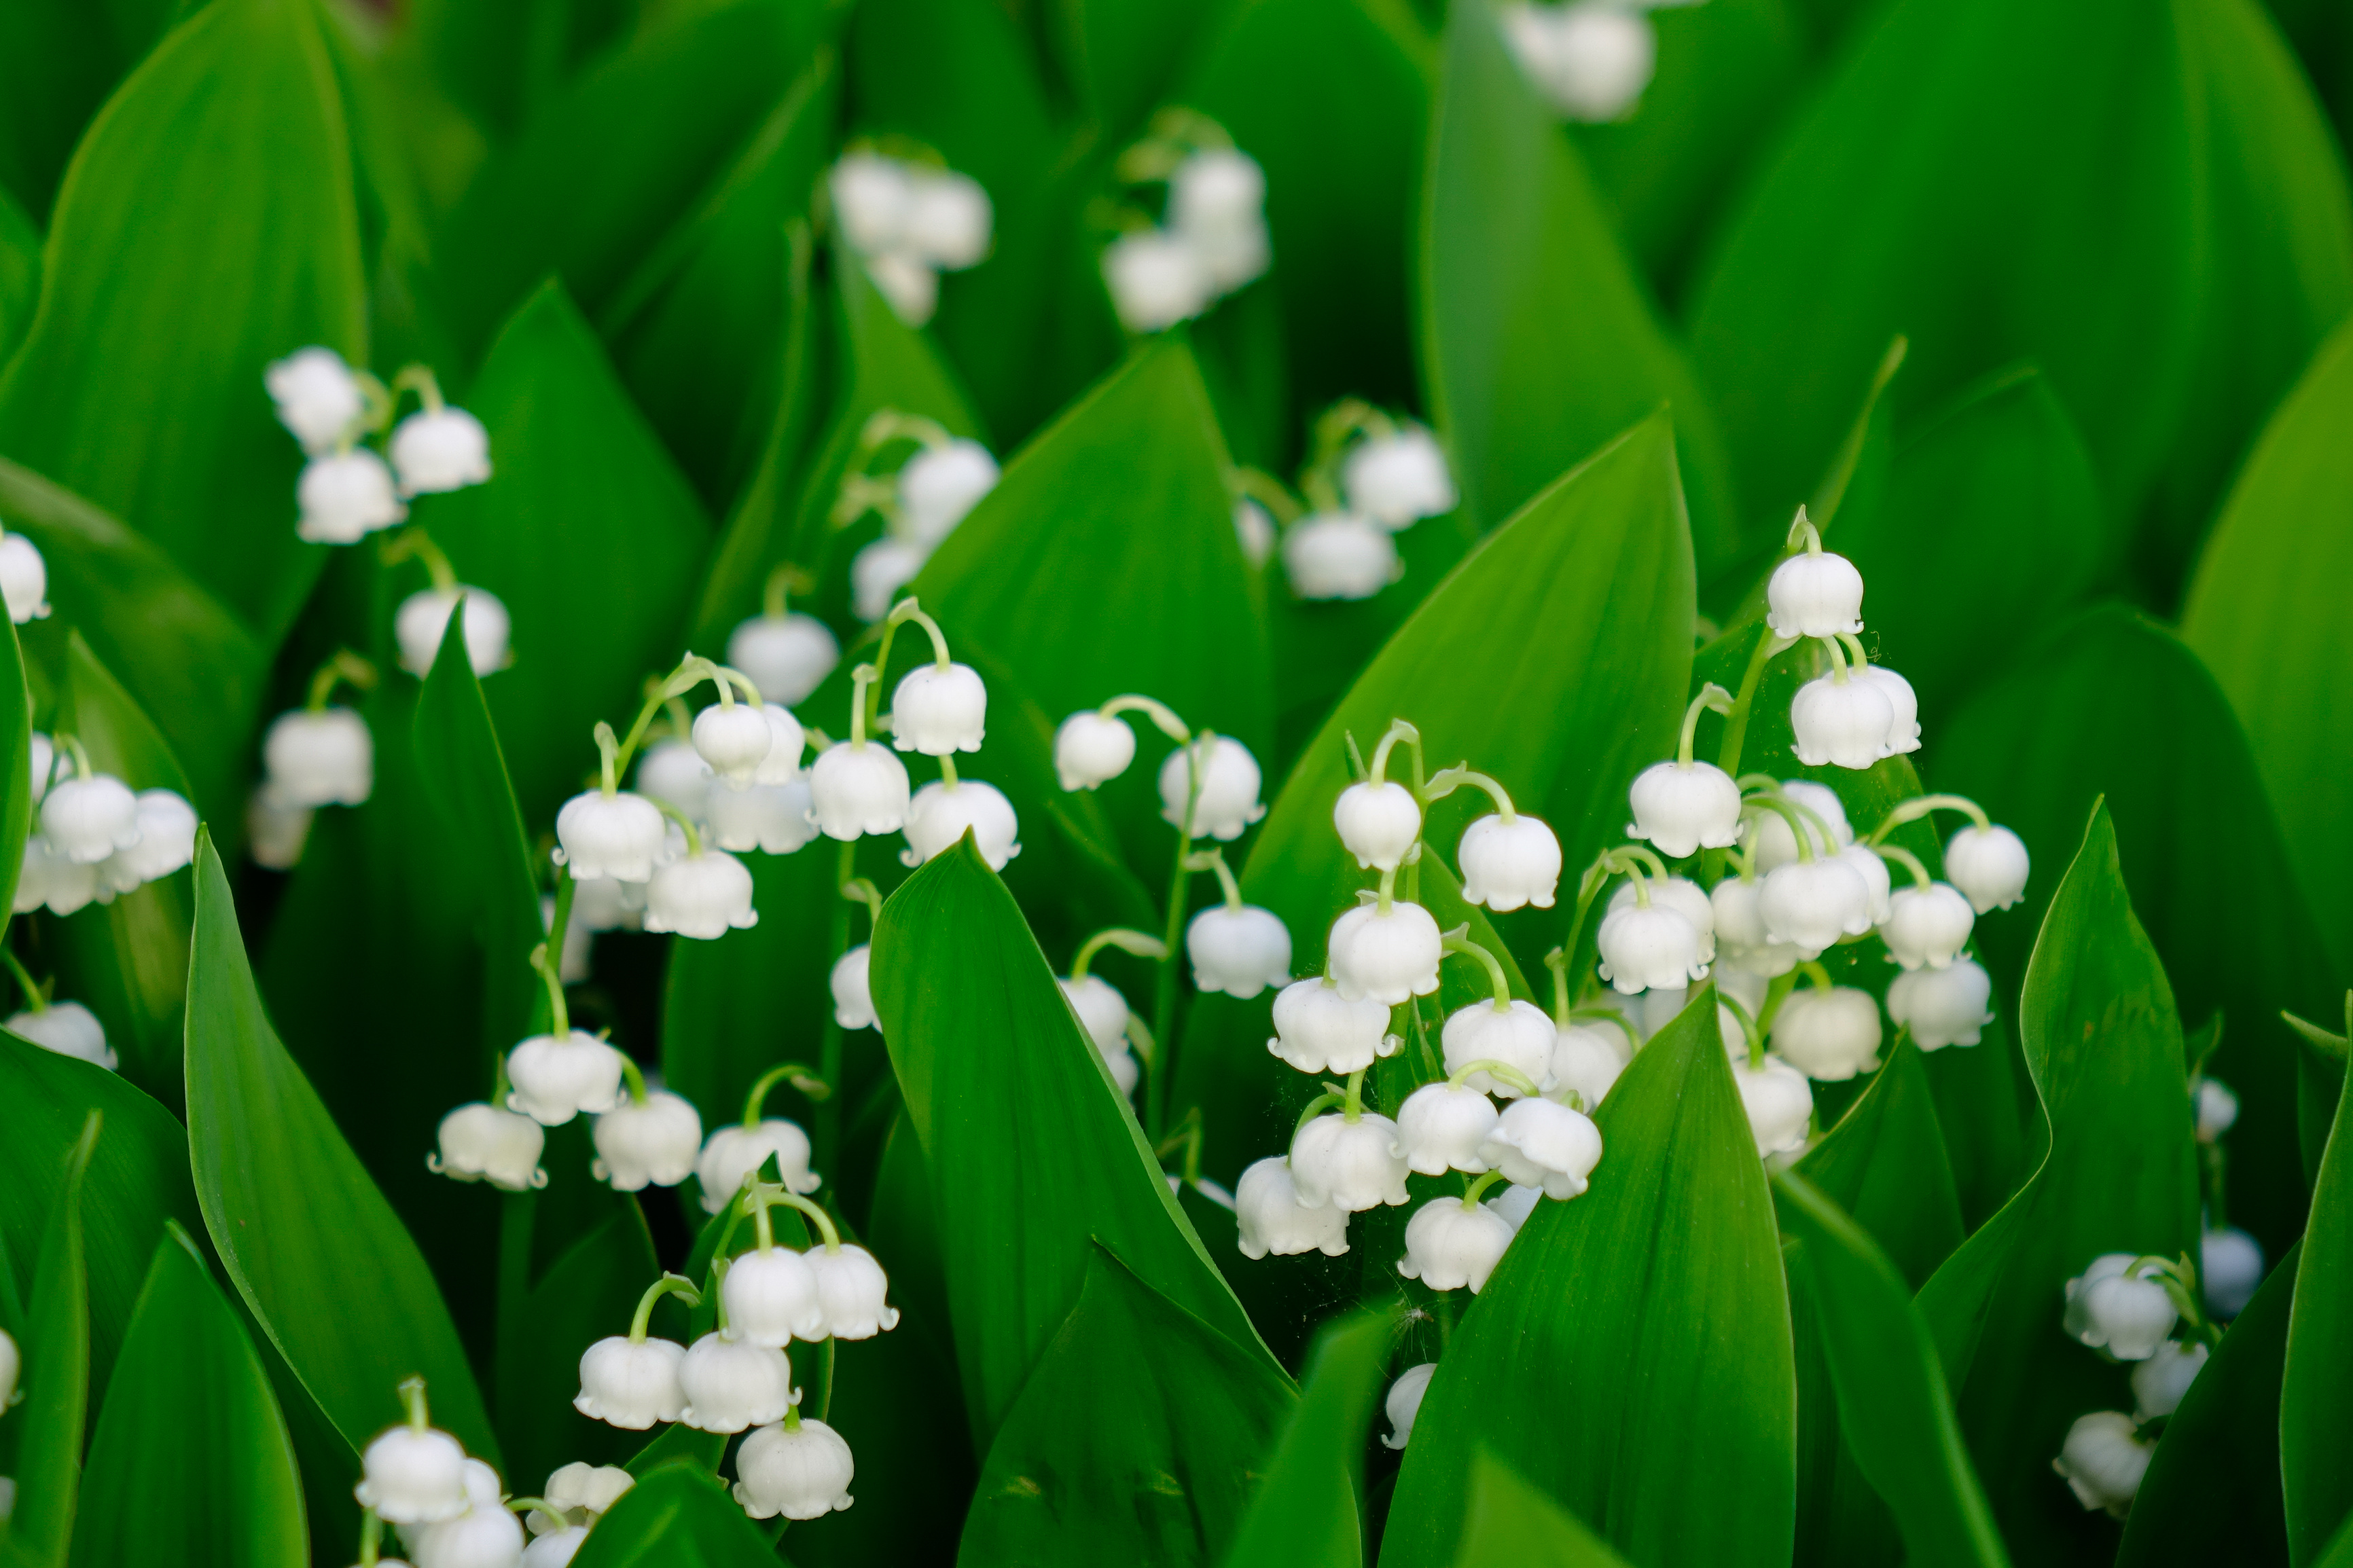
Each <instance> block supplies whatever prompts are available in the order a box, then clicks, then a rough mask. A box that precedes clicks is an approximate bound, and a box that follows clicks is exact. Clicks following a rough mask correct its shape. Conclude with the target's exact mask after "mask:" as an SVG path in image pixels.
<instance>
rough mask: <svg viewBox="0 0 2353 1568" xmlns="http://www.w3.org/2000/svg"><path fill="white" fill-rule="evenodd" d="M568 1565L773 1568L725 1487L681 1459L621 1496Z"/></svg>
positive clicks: (771, 1556)
mask: <svg viewBox="0 0 2353 1568" xmlns="http://www.w3.org/2000/svg"><path fill="white" fill-rule="evenodd" d="M795 1544H796V1547H797V1545H798V1543H797V1542H796V1543H795ZM572 1561H573V1563H575V1564H576V1565H577V1568H773V1564H774V1563H776V1548H775V1547H774V1546H771V1545H770V1544H769V1543H768V1539H767V1537H766V1535H765V1534H764V1533H763V1532H762V1531H761V1530H760V1528H759V1526H757V1525H756V1524H754V1523H753V1522H752V1521H751V1519H750V1518H749V1517H748V1516H747V1515H745V1513H744V1510H743V1509H742V1508H741V1507H740V1506H738V1505H737V1503H736V1501H735V1500H734V1499H733V1498H732V1497H730V1496H728V1495H727V1492H726V1490H725V1489H724V1484H723V1483H722V1482H720V1481H717V1480H714V1479H712V1476H711V1472H710V1471H709V1470H708V1469H707V1468H704V1467H702V1466H701V1465H698V1464H696V1463H694V1462H693V1461H692V1460H679V1461H676V1462H673V1463H670V1464H666V1465H662V1466H659V1467H658V1468H655V1469H652V1470H650V1471H649V1472H647V1473H646V1474H645V1475H644V1476H642V1477H640V1478H639V1479H638V1484H637V1485H635V1486H633V1487H631V1488H630V1489H628V1491H626V1492H624V1493H622V1494H621V1500H620V1501H618V1502H617V1503H615V1504H614V1505H613V1511H612V1512H610V1513H608V1514H607V1515H605V1516H604V1517H603V1518H602V1519H600V1520H598V1521H596V1529H594V1530H592V1531H589V1532H588V1539H587V1540H586V1541H585V1542H581V1544H580V1551H579V1553H578V1554H577V1555H576V1556H575V1557H574V1558H573V1559H572Z"/></svg>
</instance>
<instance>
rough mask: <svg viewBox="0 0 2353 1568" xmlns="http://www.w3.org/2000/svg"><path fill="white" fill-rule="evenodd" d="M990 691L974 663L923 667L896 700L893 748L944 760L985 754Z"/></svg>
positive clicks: (896, 694) (914, 672) (912, 672)
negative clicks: (954, 755)
mask: <svg viewBox="0 0 2353 1568" xmlns="http://www.w3.org/2000/svg"><path fill="white" fill-rule="evenodd" d="M987 718H988V688H987V686H985V685H983V684H982V683H981V679H980V674H979V672H978V671H977V670H976V669H974V668H972V666H970V665H968V664H936V663H934V664H922V665H918V666H916V667H915V668H913V669H912V670H909V671H908V672H907V676H906V679H903V680H902V681H900V682H899V689H898V690H897V691H896V692H894V693H893V694H892V698H891V725H892V741H891V743H892V745H893V746H895V747H896V748H898V749H899V750H900V751H902V752H923V754H924V755H925V756H929V757H944V756H947V755H948V754H950V753H951V752H976V751H978V750H980V742H981V735H982V731H983V730H984V727H985V725H986V721H987Z"/></svg>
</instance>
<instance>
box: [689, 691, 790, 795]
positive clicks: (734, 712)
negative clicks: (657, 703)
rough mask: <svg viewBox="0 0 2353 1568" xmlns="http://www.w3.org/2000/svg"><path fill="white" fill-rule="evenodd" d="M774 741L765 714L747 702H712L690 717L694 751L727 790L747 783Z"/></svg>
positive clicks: (740, 787)
mask: <svg viewBox="0 0 2353 1568" xmlns="http://www.w3.org/2000/svg"><path fill="white" fill-rule="evenodd" d="M775 743H776V736H775V733H774V732H773V731H770V730H769V728H768V716H767V715H766V714H765V713H764V712H762V711H761V710H759V709H758V708H755V707H754V706H753V705H752V704H751V703H749V702H737V703H733V704H721V703H716V702H714V703H712V705H711V706H710V707H708V708H705V709H704V710H702V712H700V713H697V714H696V715H695V716H694V750H695V754H696V755H698V756H700V757H701V758H702V760H703V762H704V763H705V764H707V765H708V766H709V767H710V769H711V771H712V773H714V774H716V775H717V776H718V779H719V782H720V783H721V784H725V785H726V786H727V787H728V788H729V789H743V788H744V787H746V786H747V785H749V784H751V782H752V775H753V774H754V773H757V772H759V770H760V764H761V763H762V762H764V761H765V760H766V758H767V755H768V748H769V747H770V746H771V745H773V744H775Z"/></svg>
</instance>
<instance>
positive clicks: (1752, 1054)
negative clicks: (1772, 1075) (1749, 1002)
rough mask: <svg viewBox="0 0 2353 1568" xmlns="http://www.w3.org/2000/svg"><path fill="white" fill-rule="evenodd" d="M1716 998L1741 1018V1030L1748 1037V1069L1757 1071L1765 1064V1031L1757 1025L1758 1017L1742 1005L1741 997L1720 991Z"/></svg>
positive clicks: (1733, 1014) (1735, 1015)
mask: <svg viewBox="0 0 2353 1568" xmlns="http://www.w3.org/2000/svg"><path fill="white" fill-rule="evenodd" d="M1715 999H1716V1001H1717V1002H1719V1003H1721V1004H1722V1005H1725V1006H1726V1007H1729V1008H1731V1009H1732V1016H1734V1017H1736V1018H1737V1019H1739V1020H1740V1032H1741V1033H1742V1034H1744V1035H1746V1036H1747V1037H1748V1070H1749V1071H1751V1072H1755V1071H1756V1070H1757V1068H1761V1067H1763V1066H1764V1065H1765V1034H1764V1031H1763V1030H1761V1029H1759V1028H1758V1027H1757V1020H1756V1018H1754V1017H1753V1016H1750V1014H1749V1011H1748V1009H1747V1008H1746V1007H1744V1006H1742V1005H1741V1004H1740V998H1738V997H1737V996H1727V995H1725V994H1724V993H1723V992H1721V991H1718V992H1717V993H1716V994H1715Z"/></svg>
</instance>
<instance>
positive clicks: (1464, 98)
mask: <svg viewBox="0 0 2353 1568" xmlns="http://www.w3.org/2000/svg"><path fill="white" fill-rule="evenodd" d="M1421 224H1422V232H1421V261H1420V289H1421V302H1420V331H1421V363H1422V368H1423V374H1424V375H1425V376H1426V377H1427V380H1428V384H1429V393H1430V410H1431V412H1432V413H1433V414H1434V415H1435V416H1436V417H1437V420H1438V425H1439V428H1440V431H1441V432H1443V434H1444V436H1445V437H1446V439H1447V441H1448V443H1449V444H1450V445H1451V447H1452V449H1453V455H1454V462H1455V476H1456V479H1457V482H1458V483H1459V485H1460V486H1461V491H1462V511H1461V514H1460V519H1461V523H1462V525H1463V526H1464V527H1465V528H1466V529H1467V530H1469V531H1471V533H1472V534H1473V535H1475V533H1476V532H1477V531H1482V530H1485V529H1488V528H1492V527H1493V526H1494V525H1495V524H1496V523H1498V522H1501V521H1503V520H1504V518H1506V517H1509V516H1510V515H1512V514H1513V513H1514V512H1515V511H1517V510H1520V509H1521V507H1522V506H1523V505H1524V504H1525V502H1526V501H1527V500H1529V499H1530V498H1531V497H1533V496H1535V494H1536V493H1537V492H1538V491H1540V490H1542V489H1545V488H1546V486H1548V485H1550V484H1551V483H1552V482H1553V480H1554V479H1556V477H1557V476H1558V475H1559V474H1560V472H1561V470H1562V469H1564V468H1567V467H1568V466H1569V465H1570V464H1572V463H1575V462H1577V461H1579V460H1581V459H1582V458H1584V457H1585V456H1586V454H1588V453H1589V452H1591V451H1593V450H1594V448H1596V447H1600V446H1602V445H1603V444H1604V443H1606V442H1608V441H1609V438H1610V437H1613V436H1615V435H1616V434H1617V433H1618V432H1620V431H1621V430H1623V429H1625V428H1626V426H1629V425H1631V424H1633V423H1634V422H1635V421H1637V420H1639V419H1641V418H1642V417H1643V416H1645V415H1647V414H1650V413H1651V411H1652V410H1654V409H1656V408H1657V407H1658V406H1659V405H1661V404H1662V403H1666V404H1670V405H1672V413H1673V416H1674V426H1673V428H1674V433H1675V437H1676V438H1675V447H1676V451H1677V455H1678V457H1679V458H1680V466H1681V468H1682V469H1683V488H1684V489H1685V491H1686V492H1687V493H1688V495H1689V497H1690V504H1691V518H1692V536H1693V539H1694V542H1696V544H1697V546H1698V552H1699V558H1700V560H1701V561H1702V562H1703V563H1706V565H1707V566H1708V568H1709V569H1710V570H1713V568H1714V567H1715V564H1716V563H1719V562H1721V561H1723V560H1724V559H1725V558H1726V557H1728V556H1729V555H1730V554H1732V553H1733V551H1734V545H1735V542H1736V530H1737V528H1738V524H1739V519H1740V510H1739V501H1738V499H1737V496H1736V492H1735V489H1734V487H1733V483H1732V479H1731V475H1730V471H1729V470H1728V468H1727V467H1726V465H1725V456H1724V452H1723V448H1722V447H1721V445H1720V444H1719V442H1718V440H1717V437H1716V434H1715V424H1714V422H1713V420H1712V418H1711V416H1710V415H1709V412H1708V410H1707V408H1706V406H1705V405H1704V403H1703V401H1702V399H1701V395H1700V390H1699V385H1698V384H1697V383H1696V382H1695V381H1694V379H1693V377H1692V374H1691V371H1690V368H1689V366H1687V365H1686V364H1685V363H1684V361H1683V353H1682V351H1681V350H1680V349H1679V348H1678V347H1676V345H1675V344H1674V342H1673V341H1672V339H1671V338H1670V337H1669V336H1668V334H1667V331H1666V328H1665V326H1664V324H1663V323H1662V321H1660V320H1659V317H1658V313H1657V311H1656V310H1655V309H1654V308H1653V307H1652V305H1651V301H1650V300H1649V298H1648V297H1647V295H1646V294H1645V292H1644V289H1643V287H1642V285H1641V281H1640V280H1639V279H1637V278H1636V276H1635V273H1634V268H1633V264H1632V263H1631V262H1630V260H1629V259H1628V258H1627V257H1626V254H1625V252H1624V250H1623V248H1622V247H1620V244H1619V242H1618V238H1617V237H1616V235H1615V234H1614V233H1613V232H1612V231H1611V229H1610V226H1609V216H1608V214H1607V212H1606V210H1605V208H1604V205H1603V203H1602V199H1601V196H1600V195H1599V192H1597V191H1596V190H1595V189H1594V186H1593V179H1592V176H1591V175H1590V174H1588V173H1587V172H1586V168H1585V165H1584V162H1583V160H1582V159H1581V158H1580V157H1579V156H1578V154H1577V151H1576V149H1575V148H1574V147H1572V146H1570V145H1569V143H1568V142H1567V139H1566V138H1565V137H1563V136H1562V135H1561V133H1560V132H1559V130H1558V129H1557V128H1556V126H1555V125H1554V124H1553V123H1552V121H1551V118H1550V116H1549V115H1548V114H1547V113H1546V111H1545V110H1544V108H1543V107H1542V106H1541V105H1540V104H1539V103H1538V102H1537V100H1536V97H1535V89H1533V88H1531V87H1530V86H1529V85H1528V84H1527V82H1526V81H1525V79H1523V78H1522V77H1521V75H1520V72H1519V68H1518V67H1517V66H1515V65H1514V63H1513V62H1512V58H1511V56H1510V55H1509V54H1508V53H1507V52H1506V51H1505V49H1504V39H1503V36H1502V34H1501V33H1500V32H1499V31H1498V30H1497V26H1496V22H1495V18H1494V14H1493V12H1492V11H1490V10H1489V9H1488V8H1486V7H1485V6H1482V5H1461V6H1457V7H1455V8H1454V10H1453V13H1452V19H1451V22H1450V23H1449V25H1448V27H1447V35H1446V63H1445V68H1444V72H1443V76H1442V79H1441V84H1440V89H1439V94H1438V103H1437V107H1436V110H1435V128H1434V130H1433V131H1432V132H1431V138H1430V163H1429V169H1428V182H1427V186H1426V190H1425V195H1424V205H1423V210H1422V218H1421ZM1880 341H1881V342H1885V341H1886V334H1885V333H1884V332H1883V333H1881V335H1880ZM1827 446H1828V444H1827V443H1825V444H1824V447H1825V449H1827Z"/></svg>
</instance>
